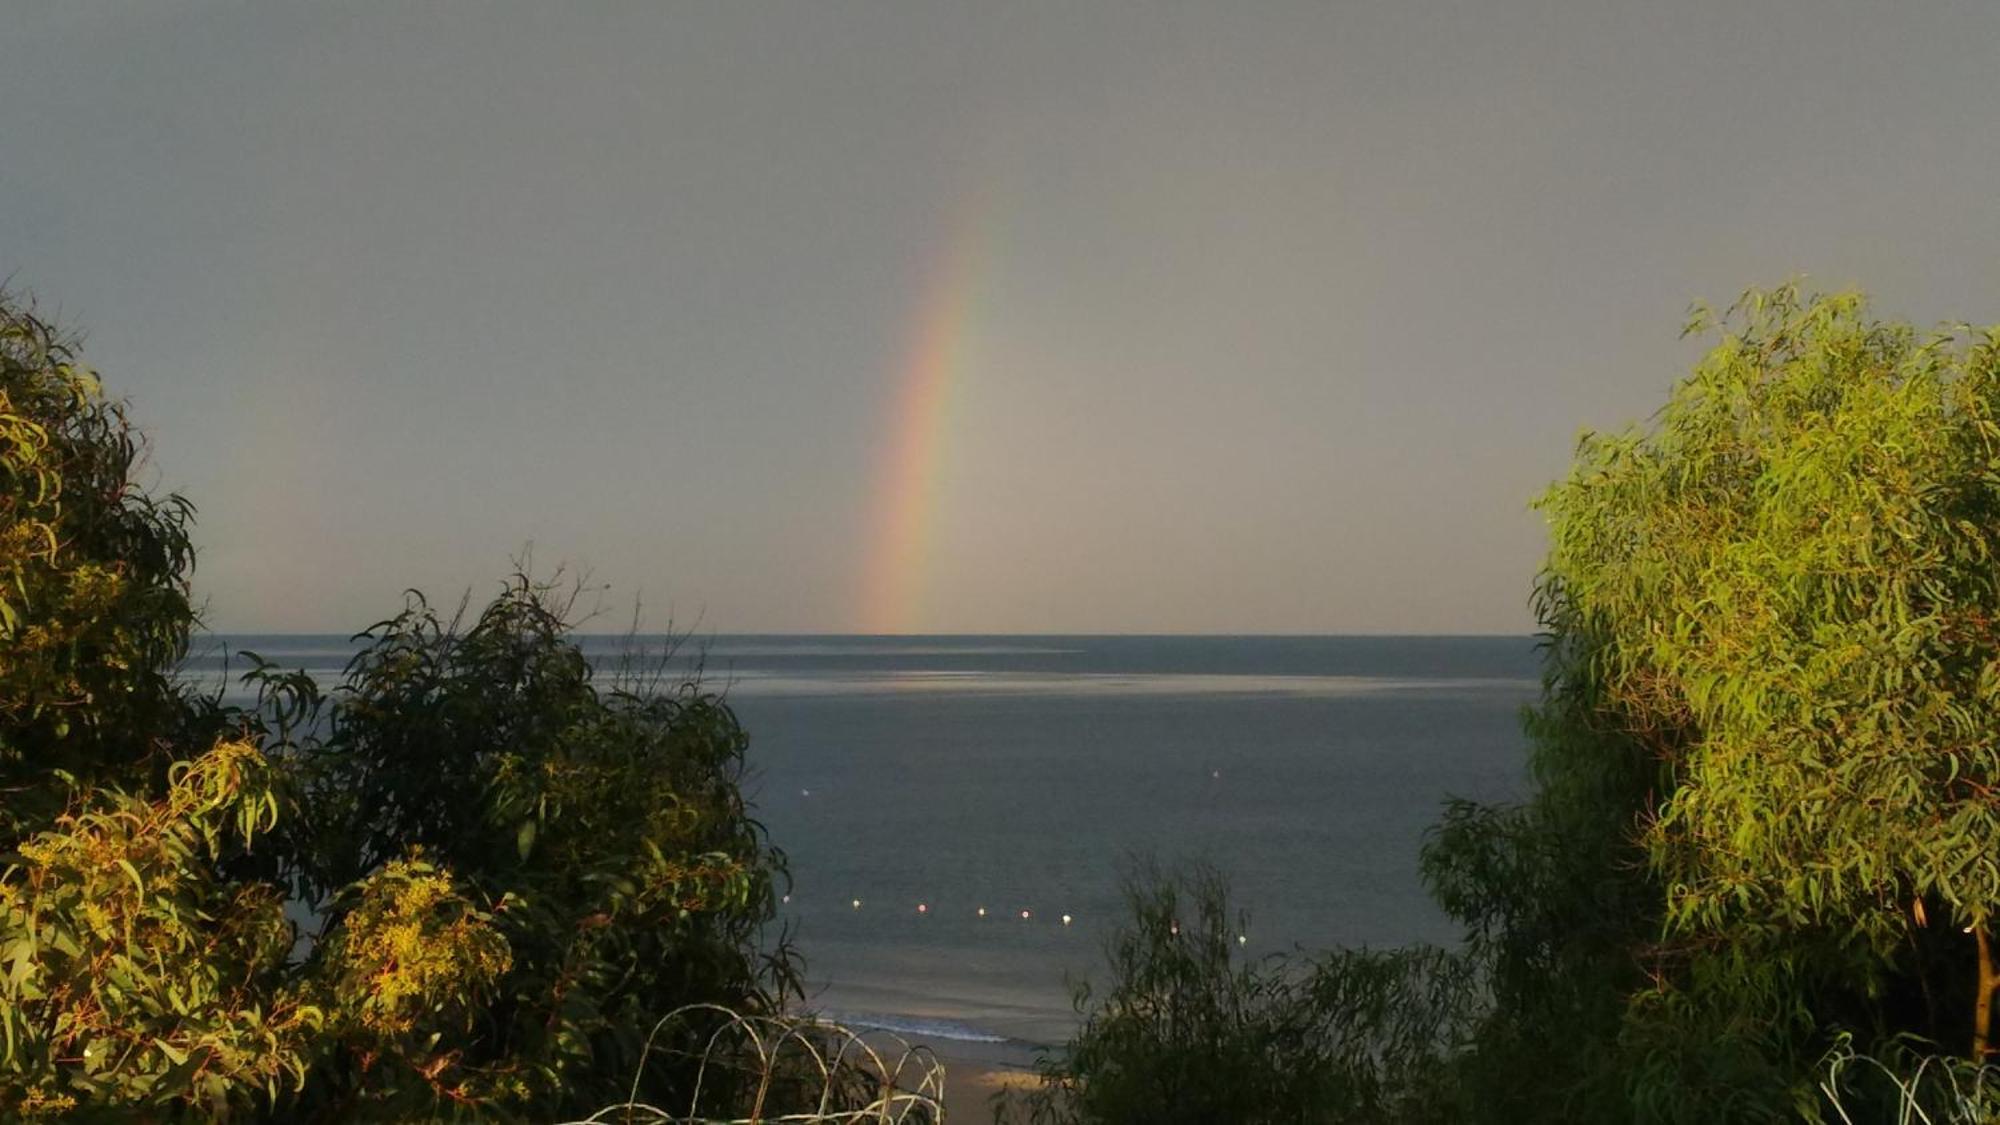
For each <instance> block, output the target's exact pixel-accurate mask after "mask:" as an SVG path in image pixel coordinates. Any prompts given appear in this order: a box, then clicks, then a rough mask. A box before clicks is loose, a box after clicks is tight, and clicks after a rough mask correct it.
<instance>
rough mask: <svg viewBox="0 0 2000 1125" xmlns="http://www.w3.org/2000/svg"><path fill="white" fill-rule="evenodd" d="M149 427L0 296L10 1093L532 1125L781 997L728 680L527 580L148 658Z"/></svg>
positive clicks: (155, 528) (168, 625) (153, 621)
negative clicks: (232, 664) (321, 668)
mask: <svg viewBox="0 0 2000 1125" xmlns="http://www.w3.org/2000/svg"><path fill="white" fill-rule="evenodd" d="M140 448H141V447H140V444H139V442H138V440H137V438H136V437H135V436H134V434H133V432H132V430H131V429H130V427H129V426H128V425H127V423H126V420H125V415H124V411H123V408H122V407H121V406H120V405H119V404H117V403H116V402H114V401H111V400H108V399H106V398H105V397H104V396H103V394H102V392H101V390H100V389H99V387H98V385H97V381H96V378H95V376H94V375H92V374H90V373H89V372H88V371H87V370H85V369H84V368H82V367H81V366H79V365H78V363H77V361H76V358H75V355H74V350H73V348H72V346H71V345H70V344H69V343H68V342H66V341H65V340H64V338H63V337H61V336H60V334H59V333H57V332H56V331H55V330H54V329H52V328H51V327H49V326H48V325H47V324H46V323H44V322H43V321H41V320H39V319H38V318H36V317H35V316H34V315H33V314H32V312H31V311H29V310H27V309H25V308H24V307H21V306H20V305H19V304H18V303H16V302H11V301H8V300H4V299H0V1116H6V1117H8V1118H9V1119H14V1118H18V1117H28V1118H33V1117H50V1116H64V1117H69V1118H81V1119H92V1120H106V1121H122V1120H131V1121H142V1120H143V1121H164V1120H214V1119H223V1118H233V1119H241V1120H286V1121H293V1120H351V1119H357V1118H359V1119H368V1120H431V1119H446V1118H464V1119H477V1120H536V1119H547V1118H548V1117H549V1116H551V1115H556V1114H560V1113H563V1112H565V1111H569V1112H572V1113H581V1112H587V1111H588V1110H589V1109H590V1108H592V1107H594V1106H596V1105H599V1104H603V1103H604V1102H607V1101H614V1100H617V1101H622V1100H624V1099H625V1098H626V1097H627V1096H628V1094H629V1093H631V1092H632V1086H631V1083H632V1076H633V1075H634V1074H635V1073H638V1072H640V1070H641V1068H640V1067H639V1065H638V1064H639V1063H640V1061H641V1060H642V1056H643V1053H644V1037H645V1036H646V1034H647V1033H648V1031H649V1030H650V1029H651V1028H652V1027H653V1025H654V1024H655V1022H656V1021H657V1020H658V1019H659V1018H660V1017H661V1016H662V1015H664V1014H665V1013H667V1012H668V1011H671V1010H673V1009H674V1008H676V1007H679V1006H680V1005H683V1004H687V1003H693V1002H717V1003H721V1004H725V1005H729V1006H731V1007H734V1008H736V1009H738V1010H752V1011H754V1010H757V1009H759V1008H760V1007H763V1006H769V1005H774V1004H777V1003H779V1002H780V1001H781V1000H782V998H783V997H784V996H785V995H786V994H788V993H789V992H791V991H793V990H795V989H796V979H795V975H794V971H793V963H792V960H791V956H790V953H789V949H788V947H787V946H786V945H785V944H784V943H783V942H782V940H781V941H780V943H779V944H778V946H777V948H776V951H775V952H774V953H770V954H765V953H763V952H760V947H761V944H762V943H761V940H760V931H761V928H762V927H763V925H764V924H765V923H766V922H767V921H768V920H769V919H770V917H771V916H772V912H773V906H774V898H775V892H774V886H775V882H776V881H777V880H779V879H781V878H783V873H784V866H783V859H782V857H781V856H780V855H779V854H778V853H777V852H776V851H775V850H774V849H772V848H771V847H770V845H769V843H768V841H767V840H766V838H765V835H764V833H763V830H762V828H761V826H760V825H758V824H757V822H756V821H755V820H753V819H752V818H751V816H750V814H749V810H748V808H747V806H746V805H745V803H744V801H743V798H742V794H741V790H740V787H739V782H740V779H741V774H742V769H743V755H744V751H745V748H746V746H747V739H746V738H745V736H744V733H743V731H742V728H741V727H740V726H739V725H738V723H737V721H736V718H735V716H734V714H733V713H732V712H731V711H730V709H729V708H728V706H727V705H726V704H725V703H724V702H723V701H722V700H721V699H719V698H718V697H716V696H715V695H714V694H713V693H711V692H708V691H706V690H704V689H702V688H701V687H700V686H699V685H698V684H695V683H680V682H679V681H675V680H671V679H669V678H665V677H664V676H663V675H661V674H659V672H658V669H657V666H656V669H655V671H654V673H652V674H650V675H647V674H636V675H632V676H628V677H626V678H624V679H617V680H613V679H608V678H606V677H605V676H603V675H601V674H600V670H597V669H593V668H592V667H590V665H589V664H588V663H587V662H586V661H585V659H584V657H583V655H582V653H581V652H580V651H579V649H578V648H577V646H576V644H575V643H574V641H573V640H572V638H571V630H572V628H573V618H572V616H571V612H570V611H571V609H572V606H573V600H572V599H571V598H568V597H565V596H563V595H562V593H561V591H560V590H559V589H558V588H557V587H555V586H553V585H550V584H545V583H537V582H535V581H533V580H531V579H530V578H528V577H527V576H526V575H517V576H516V577H515V578H514V579H512V580H510V581H509V582H507V583H506V584H505V585H504V586H503V587H502V589H501V591H500V593H499V595H498V596H497V597H496V598H495V599H494V600H493V601H492V602H491V604H490V605H488V606H486V607H485V608H484V609H483V610H482V611H481V612H479V613H477V614H475V615H472V616H471V617H470V618H469V619H468V618H467V617H466V616H465V615H464V613H463V611H461V613H460V614H459V615H456V616H451V617H440V616H439V615H437V614H436V613H434V612H433V611H432V610H431V609H430V607H429V606H428V604H426V603H425V602H424V601H423V600H422V599H421V598H420V597H417V596H415V595H412V596H411V599H410V601H409V603H408V604H407V605H406V607H405V608H404V610H403V612H401V613H399V614H398V615H396V616H395V617H393V618H391V619H389V620H387V621H384V622H381V623H380V624H378V625H376V626H374V627H373V628H371V629H369V630H367V631H366V632H364V633H363V634H361V635H360V636H359V637H358V638H357V639H358V640H359V641H360V642H361V644H360V647H359V651H358V654H357V655H356V656H355V658H354V660H353V662H352V663H351V664H350V665H349V666H348V668H347V671H346V674H345V675H344V676H343V677H342V679H341V681H340V682H339V683H337V684H333V685H321V684H318V683H315V682H313V681H312V680H311V679H309V678H308V677H306V676H305V675H304V674H303V673H301V672H296V671H288V670H285V669H282V668H277V667H273V666H271V665H268V664H265V663H263V662H262V661H256V660H254V659H253V667H252V669H251V671H250V673H249V674H248V676H246V681H247V683H248V684H249V685H250V686H251V688H252V689H253V690H254V692H255V695H256V703H255V705H254V706H251V707H249V708H246V709H234V708H229V707H224V706H223V705H222V704H221V702H220V700H219V699H217V698H204V697H201V696H199V695H197V694H195V693H193V692H191V691H189V690H187V689H186V688H184V687H183V686H181V685H180V684H179V682H178V681H177V680H176V678H175V667H176V665H177V663H178V662H179V660H180V659H181V658H182V656H183V655H184V654H185V652H186V651H187V645H188V639H189V634H190V630H191V629H192V627H193V625H194V615H193V612H192V610H191V608H190V605H189V602H188V572H189V567H190V565H191V562H192V554H191V551H190V548H189V538H188V519H189V516H190V513H191V511H192V509H191V507H190V506H189V505H188V504H186V502H184V501H182V500H180V499H179V498H177V497H171V496H170V497H166V498H164V499H156V498H154V497H152V496H150V495H149V494H148V493H147V492H146V491H145V490H144V489H143V488H141V487H140V486H139V485H138V483H137V482H136V480H135V479H134V473H135V471H136V469H137V466H138V464H139V452H140ZM302 921H303V922H304V928H303V929H302V928H301V922H302ZM699 1031H700V1029H699V1028H692V1027H691V1028H689V1029H688V1034H691V1035H692V1034H697V1033H699ZM660 1046H661V1045H660V1044H655V1049H658V1048H659V1047H660ZM669 1046H671V1045H669ZM643 1073H644V1077H643V1078H642V1080H641V1084H640V1086H639V1088H638V1090H637V1093H638V1094H639V1095H640V1096H641V1097H642V1098H643V1097H646V1096H648V1095H664V1094H666V1093H668V1092H671V1091H672V1089H673V1087H674V1085H675V1083H677V1082H679V1081H681V1080H682V1079H683V1078H684V1077H685V1075H684V1074H682V1073H680V1071H679V1070H677V1068H676V1067H674V1066H672V1065H660V1064H658V1063H655V1064H654V1065H649V1066H646V1067H644V1068H643Z"/></svg>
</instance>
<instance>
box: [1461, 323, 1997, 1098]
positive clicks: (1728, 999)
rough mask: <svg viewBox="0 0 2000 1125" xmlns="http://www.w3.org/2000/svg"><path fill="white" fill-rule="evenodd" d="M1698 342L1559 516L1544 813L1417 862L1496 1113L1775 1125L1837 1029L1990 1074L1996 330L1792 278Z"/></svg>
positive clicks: (1495, 815)
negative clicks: (1461, 930)
mask: <svg viewBox="0 0 2000 1125" xmlns="http://www.w3.org/2000/svg"><path fill="white" fill-rule="evenodd" d="M1690 330H1691V331H1696V332H1713V333H1715V334H1717V335H1718V336H1719V339H1718V340H1717V342H1716V343H1715V344H1714V346H1713V347H1712V348H1711V350H1710V351H1709V352H1708V353H1707V355H1706V356H1705V357H1704V358H1703V359H1702V360H1701V361H1700V363H1699V364H1697V366H1696V367H1695V370H1694V372H1693V374H1692V375H1691V377H1690V378H1688V379H1687V380H1686V381H1685V382H1684V383H1683V384H1681V386H1680V387H1679V388H1678V389H1677V390H1676V391H1675V393H1674V394H1673V396H1672V398H1671V399H1670V401H1669V402H1668V404H1667V406H1666V407H1665V409H1664V410H1663V411H1662V412H1661V413H1660V415H1659V416H1658V417H1657V418H1656V419H1655V421H1654V423H1653V424H1652V425H1651V426H1649V427H1647V428H1644V429H1635V430H1631V431H1628V432H1625V433H1620V434H1614V435H1587V436H1586V437H1585V439H1584V440H1583V442H1582V444H1581V446H1580V448H1579V451H1578V455H1577V460H1576V465H1575V467H1574V469H1573V470H1572V472H1571V474H1570V475H1569V477H1568V478H1567V479H1566V480H1564V481H1563V482H1562V483H1560V484H1558V485H1557V486H1555V487H1554V488H1553V489H1552V490H1551V491H1550V492H1549V493H1548V494H1547V495H1546V496H1544V497H1543V498H1542V500H1541V501H1540V507H1541V509H1542V511H1543V512H1544V513H1545V514H1546V516H1547V517H1548V522H1549V527H1550V532H1551V539H1552V546H1551V551H1550V555H1549V560H1548V563H1547V566H1546V569H1545V570H1544V572H1543V575H1542V577H1541V581H1540V584H1539V588H1538V598H1537V604H1538V607H1539V610H1540V615H1541V619H1542V622H1543V624H1544V627H1545V628H1546V630H1547V633H1548V649H1547V653H1548V658H1547V666H1546V667H1547V672H1546V676H1547V681H1546V691H1545V694H1544V701H1543V703H1542V705H1541V706H1540V707H1539V708H1538V709H1537V711H1536V712H1535V713H1534V714H1533V715H1532V716H1531V719H1530V733H1531V735H1532V736H1533V759H1532V766H1533V770H1534V774H1535V777H1536V779H1537V781H1538V782H1539V791H1538V793H1537V795H1536V796H1535V797H1534V798H1533V799H1532V800H1530V801H1529V802H1527V803H1526V804H1525V805H1523V806H1520V807H1515V808H1500V809H1494V808H1480V807H1476V806H1470V805H1460V806H1456V807H1454V808H1453V809H1451V810H1450V811H1449V813H1448V815H1447V817H1446V820H1445V822H1444V824H1443V825H1442V826H1441V828H1440V830H1439V832H1438V834H1437V835H1436V836H1435V838H1434V839H1433V841H1432V843H1431V845H1430V847H1429V849H1428V855H1427V866H1428V870H1429V872H1430V874H1431V877H1432V881H1433V885H1434V886H1435V888H1436V889H1437V892H1438V895H1439V898H1440V900H1441V901H1442V902H1443V903H1444V905H1445V906H1446V907H1447V908H1448V909H1449V910H1451V911H1452V912H1453V913H1454V914H1456V915H1457V916H1458V917H1460V918H1461V919H1463V920H1464V921H1466V922H1467V924H1468V927H1469V931H1470V938H1471V943H1472V945H1473V947H1474V949H1475V951H1477V952H1478V953H1479V954H1480V955H1481V956H1482V957H1483V959H1484V962H1485V964H1486V966H1487V971H1488V972H1489V974H1490V977H1491V981H1490V984H1491V994H1492V1014H1491V1015H1490V1017H1489V1018H1488V1019H1487V1020H1486V1021H1485V1023H1484V1024H1483V1026H1482V1027H1481V1028H1480V1031H1479V1035H1478V1040H1477V1042H1478V1048H1479V1049H1478V1050H1475V1051H1474V1052H1472V1053H1471V1054H1469V1055H1468V1056H1467V1057H1466V1058H1465V1060H1464V1065H1465V1066H1466V1067H1467V1068H1468V1070H1469V1071H1470V1072H1472V1073H1474V1074H1475V1076H1476V1075H1477V1074H1479V1073H1482V1072H1483V1073H1484V1074H1485V1080H1484V1081H1477V1080H1476V1079H1475V1082H1476V1085H1477V1086H1478V1087H1479V1088H1481V1089H1482V1090H1484V1091H1485V1094H1484V1096H1483V1097H1482V1099H1481V1100H1482V1101H1484V1102H1486V1103H1487V1104H1489V1105H1496V1106H1500V1107H1503V1108H1502V1109H1501V1111H1500V1113H1499V1116H1501V1117H1512V1118H1513V1119H1523V1118H1527V1117H1533V1116H1539V1117H1542V1118H1545V1119H1552V1118H1560V1117H1565V1116H1568V1117H1575V1116H1577V1115H1579V1114H1583V1115H1588V1116H1591V1117H1594V1118H1596V1119H1600V1120H1612V1119H1619V1118H1639V1119H1647V1120H1666V1119H1683V1120H1714V1119H1719V1118H1721V1117H1730V1118H1735V1119H1750V1118H1757V1117H1772V1118H1775V1117H1780V1116H1785V1115H1789V1114H1791V1113H1794V1112H1800V1111H1806V1112H1810V1107H1811V1105H1812V1103H1813V1100H1814V1094H1813V1091H1812V1089H1811V1086H1810V1082H1809V1080H1808V1079H1809V1075H1810V1074H1811V1073H1812V1071H1813V1068H1814V1066H1815V1065H1816V1063H1817V1060H1818V1059H1819V1058H1820V1057H1821V1056H1822V1054H1823V1053H1824V1052H1825V1051H1826V1050H1827V1049H1828V1048H1829V1047H1831V1046H1832V1045H1833V1044H1834V1042H1835V1041H1836V1037H1837V1036H1840V1035H1842V1034H1851V1035H1852V1036H1854V1037H1855V1039H1856V1041H1858V1042H1861V1043H1864V1044H1867V1043H1878V1044H1884V1045H1893V1044H1894V1043H1896V1042H1897V1041H1898V1039H1899V1037H1906V1036H1918V1037H1922V1038H1924V1039H1927V1040H1929V1041H1931V1042H1935V1043H1949V1044H1953V1045H1955V1046H1956V1048H1957V1049H1958V1050H1961V1051H1966V1052H1968V1053H1970V1054H1971V1055H1972V1056H1973V1057H1974V1058H1978V1059H1983V1058H1984V1057H1985V1056H1986V1055H1987V1054H1988V1052H1989V1051H1990V1050H1991V1044H1992V1026H1991V1018H1990V1001H1991V997H1992V992H1993V987H1994V983H1995V972H1996V971H1995V968H1994V963H1993V958H1992V956H1991V953H1990V950H1989V943H1990V934H1991V930H1992V926H1993V923H1994V918H1995V914H1996V912H2000V799H1996V787H2000V746H1996V744H1995V740H1994V732H1995V731H1996V729H2000V721H1996V720H2000V712H1996V703H2000V627H1996V624H1995V622H1996V619H2000V605H1997V604H1996V599H2000V587H1996V576H2000V571H1996V569H1995V561H1996V559H1995V549H1996V546H2000V350H1997V349H1996V337H1995V335H1994V334H1993V333H1992V332H1990V331H1983V332H1975V331H1972V330H1969V329H1964V328H1950V329H1944V330H1940V331H1938V332H1936V333H1933V334H1929V335H1924V334H1920V333H1918V332H1917V331H1916V330H1914V329H1912V328H1910V327H1909V326H1907V325H1902V324H1893V323H1883V322H1880V321H1877V320H1875V319H1873V318H1871V317H1870V316H1869V314H1868V310H1867V306H1866V304H1865V302H1864V300H1863V299H1862V298H1860V297H1859V296H1856V295H1851V294H1843V295H1835V296H1819V297H1810V298H1807V297H1801V296H1800V295H1799V293H1798V292H1797V291H1796V290H1794V289H1792V288H1789V287H1787V288H1781V289H1778V290H1776V291H1772V292H1768V293H1759V292H1753V293H1751V294H1749V295H1748V296H1746V297H1745V298H1744V299H1743V301H1741V302H1740V303H1739V304H1737V305H1736V306H1735V307H1734V308H1732V309H1731V310H1729V311H1728V312H1727V313H1726V314H1724V315H1722V316H1720V317H1714V316H1711V315H1709V314H1707V313H1706V312H1698V314H1697V316H1696V317H1695V318H1694V321H1693V322H1692V324H1691V325H1690ZM1528 1068H1533V1072H1535V1073H1538V1074H1540V1075H1542V1076H1543V1079H1544V1080H1543V1081H1542V1082H1540V1083H1536V1084H1532V1085H1530V1086H1528V1087H1527V1088H1526V1089H1524V1088H1523V1087H1524V1084H1522V1083H1520V1082H1518V1081H1510V1080H1509V1077H1508V1076H1509V1075H1510V1074H1520V1073H1523V1072H1526V1071H1527V1069H1528Z"/></svg>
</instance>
